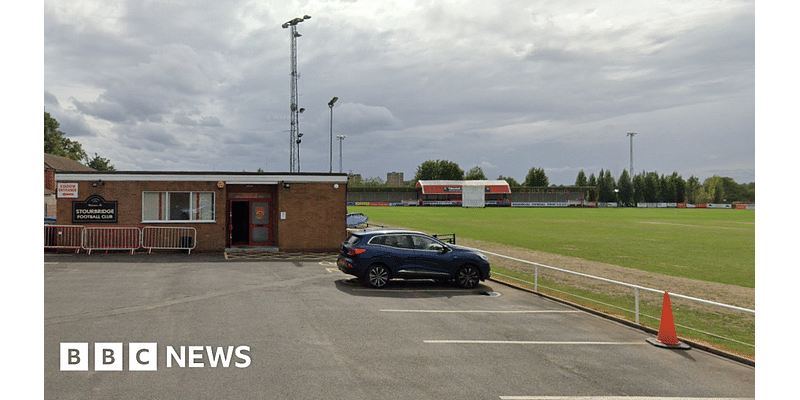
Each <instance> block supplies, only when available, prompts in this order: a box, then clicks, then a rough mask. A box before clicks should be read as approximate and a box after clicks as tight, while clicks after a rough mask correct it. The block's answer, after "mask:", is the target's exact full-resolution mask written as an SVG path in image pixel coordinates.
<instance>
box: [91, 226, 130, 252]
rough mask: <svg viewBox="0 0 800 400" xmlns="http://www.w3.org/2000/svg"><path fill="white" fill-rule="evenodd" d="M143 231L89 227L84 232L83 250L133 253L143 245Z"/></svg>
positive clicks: (125, 228)
mask: <svg viewBox="0 0 800 400" xmlns="http://www.w3.org/2000/svg"><path fill="white" fill-rule="evenodd" d="M141 233H142V231H141V230H139V228H137V227H135V226H134V227H113V228H106V227H98V226H87V227H85V229H84V230H83V248H84V250H86V251H88V252H89V254H92V250H128V251H130V252H131V254H133V252H134V251H135V250H136V249H138V248H139V247H141V245H142V235H141Z"/></svg>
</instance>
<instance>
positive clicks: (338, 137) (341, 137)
mask: <svg viewBox="0 0 800 400" xmlns="http://www.w3.org/2000/svg"><path fill="white" fill-rule="evenodd" d="M346 137H347V135H336V139H339V173H340V174H341V173H342V142H343V141H344V138H346Z"/></svg>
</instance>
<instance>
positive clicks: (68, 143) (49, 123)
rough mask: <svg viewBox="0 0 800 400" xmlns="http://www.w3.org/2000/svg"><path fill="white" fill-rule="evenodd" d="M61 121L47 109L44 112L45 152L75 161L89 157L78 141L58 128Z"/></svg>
mask: <svg viewBox="0 0 800 400" xmlns="http://www.w3.org/2000/svg"><path fill="white" fill-rule="evenodd" d="M58 127H59V123H58V121H56V119H55V118H53V117H51V116H50V113H48V112H47V111H45V112H44V153H45V154H52V155H55V156H61V157H67V158H69V159H71V160H75V161H80V162H82V161H85V160H87V159H88V157H87V156H86V152H85V151H83V147H81V144H80V143H78V142H74V141H72V140H69V139H67V138H66V137H64V132H61V131H60V130H58Z"/></svg>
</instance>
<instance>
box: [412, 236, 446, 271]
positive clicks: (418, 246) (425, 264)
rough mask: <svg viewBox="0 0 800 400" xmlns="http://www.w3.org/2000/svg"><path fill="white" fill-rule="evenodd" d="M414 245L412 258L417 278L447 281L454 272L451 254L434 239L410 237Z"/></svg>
mask: <svg viewBox="0 0 800 400" xmlns="http://www.w3.org/2000/svg"><path fill="white" fill-rule="evenodd" d="M411 239H412V241H413V243H414V253H415V254H414V258H415V259H416V260H417V261H416V263H417V264H418V267H417V276H419V277H421V278H434V279H447V278H449V277H450V276H451V275H452V274H453V273H454V272H455V271H453V269H454V268H455V267H454V265H453V262H452V261H453V257H452V252H450V251H445V245H444V244H443V243H441V242H439V241H438V240H436V239H433V238H431V237H428V236H423V235H411Z"/></svg>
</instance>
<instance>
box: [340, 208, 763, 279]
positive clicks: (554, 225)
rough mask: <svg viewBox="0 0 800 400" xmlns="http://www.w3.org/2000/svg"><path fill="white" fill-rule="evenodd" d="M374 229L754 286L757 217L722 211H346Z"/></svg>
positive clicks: (424, 209)
mask: <svg viewBox="0 0 800 400" xmlns="http://www.w3.org/2000/svg"><path fill="white" fill-rule="evenodd" d="M348 212H360V213H363V214H364V215H366V216H367V217H369V219H370V222H371V223H377V224H387V225H391V226H401V227H405V228H411V229H418V230H422V231H425V232H430V233H455V234H456V237H459V238H469V239H475V240H481V241H486V242H492V243H500V244H504V245H508V246H514V247H520V248H524V249H530V250H537V251H542V252H546V253H553V254H561V255H565V256H572V257H578V258H583V259H586V260H590V261H598V262H603V263H608V264H615V265H619V266H622V267H626V268H634V269H639V270H643V271H648V272H653V273H658V274H665V275H671V276H679V277H684V278H690V279H697V280H702V281H708V282H716V283H723V284H731V285H737V286H742V287H748V288H755V212H754V211H750V210H721V209H642V208H479V209H474V208H460V207H365V206H363V207H348Z"/></svg>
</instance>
